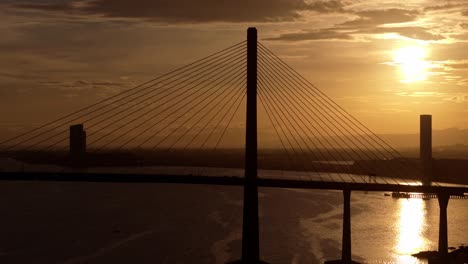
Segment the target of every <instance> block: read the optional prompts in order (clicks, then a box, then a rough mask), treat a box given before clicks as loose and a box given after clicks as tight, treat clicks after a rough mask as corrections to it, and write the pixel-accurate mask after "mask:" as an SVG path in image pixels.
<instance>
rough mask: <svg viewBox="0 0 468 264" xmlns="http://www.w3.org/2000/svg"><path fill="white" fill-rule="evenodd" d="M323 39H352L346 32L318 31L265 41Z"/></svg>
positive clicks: (282, 35) (288, 34)
mask: <svg viewBox="0 0 468 264" xmlns="http://www.w3.org/2000/svg"><path fill="white" fill-rule="evenodd" d="M324 39H342V40H346V39H352V36H351V35H350V34H348V33H346V32H340V31H337V30H334V29H330V28H327V29H318V30H310V31H302V32H294V33H285V34H281V35H279V36H278V37H274V38H268V39H267V40H284V41H301V40H324Z"/></svg>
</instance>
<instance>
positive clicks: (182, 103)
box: [0, 28, 468, 263]
mask: <svg viewBox="0 0 468 264" xmlns="http://www.w3.org/2000/svg"><path fill="white" fill-rule="evenodd" d="M244 99H245V100H244ZM257 99H260V105H261V106H262V109H263V115H262V118H263V119H265V120H268V121H269V122H270V124H271V126H272V129H271V130H272V131H273V132H274V135H275V136H276V138H277V139H278V140H279V143H280V144H279V145H280V146H281V149H282V151H283V153H284V154H285V157H284V160H287V161H288V162H290V163H291V164H292V165H293V166H292V167H294V168H298V169H297V170H298V171H300V172H295V173H293V172H291V173H290V174H288V175H286V176H278V175H274V174H273V173H269V172H268V171H261V173H260V174H259V172H260V170H259V169H258V149H257V148H258V142H257V136H258V135H257V125H258V124H257V116H258V113H257V110H258V108H257ZM243 104H245V109H246V112H245V115H246V122H245V163H244V166H245V169H244V171H245V174H244V176H243V177H242V176H236V175H232V176H230V175H227V176H219V175H211V176H203V175H173V174H170V175H169V174H168V175H165V174H158V175H148V174H138V173H119V174H117V173H93V172H90V171H84V172H80V170H79V169H77V170H71V171H66V170H64V171H32V172H25V171H7V172H2V173H1V174H0V180H5V181H71V182H120V183H128V182H139V183H184V184H215V185H236V186H243V187H244V207H243V234H242V259H241V262H242V263H259V262H260V253H259V219H258V187H279V188H300V189H327V190H341V191H343V197H344V214H343V241H342V259H341V260H340V261H337V262H341V263H352V260H351V209H350V197H351V192H352V191H392V192H415V193H425V194H428V195H429V196H434V197H437V198H438V200H439V204H440V223H439V253H440V259H441V260H446V259H447V256H448V252H447V250H448V245H447V240H448V239H447V205H448V201H449V198H450V196H451V195H454V196H463V195H464V193H465V192H468V189H467V188H466V187H464V186H456V185H447V184H442V183H440V182H436V181H434V179H435V178H434V176H433V175H431V174H432V167H431V166H432V165H431V164H432V156H431V148H432V147H431V135H430V133H431V132H430V131H431V119H430V116H422V117H421V129H422V130H421V132H422V133H421V135H422V136H421V163H420V165H418V164H419V163H418V164H415V163H414V162H411V161H409V160H408V159H405V158H404V157H402V155H400V154H399V153H398V151H396V150H395V149H393V148H392V147H391V146H389V145H388V144H387V143H386V142H385V141H383V140H382V139H381V138H380V137H378V136H377V135H375V134H374V133H372V131H371V130H369V129H368V128H367V127H366V126H364V125H363V124H362V123H360V122H359V121H358V120H357V119H355V118H354V117H353V116H352V115H350V114H349V113H348V112H347V111H345V110H344V109H343V108H341V107H340V106H339V105H338V104H337V103H335V102H334V101H333V100H332V99H330V98H329V97H328V96H327V95H325V94H324V93H323V92H322V91H321V90H319V89H318V88H317V87H316V86H314V85H313V84H312V83H310V82H309V81H307V80H306V79H305V78H304V77H302V76H301V75H300V74H299V73H298V72H296V71H295V70H294V69H293V68H291V67H290V66H289V65H287V64H286V63H285V62H284V61H283V60H282V59H281V58H279V57H278V56H276V55H275V54H274V53H273V52H271V51H270V50H269V49H268V48H267V47H265V46H264V45H263V44H261V43H260V42H258V41H257V31H256V29H255V28H249V29H248V32H247V41H242V42H240V43H237V44H235V45H233V46H231V47H229V48H226V49H224V50H221V51H219V52H216V53H214V54H212V55H210V56H207V57H205V58H203V59H201V60H198V61H195V62H193V63H191V64H188V65H186V66H184V67H182V68H179V69H176V70H174V71H171V72H169V73H167V74H164V75H162V76H160V77H158V78H156V79H153V80H151V81H148V82H146V83H144V84H141V85H138V86H136V87H133V88H131V89H128V90H125V91H123V92H121V93H119V94H117V95H114V96H112V97H110V98H107V99H105V100H103V101H100V102H98V103H95V104H93V105H90V106H88V107H86V108H83V109H81V110H79V111H76V112H74V113H71V114H69V115H66V116H64V117H62V118H59V119H57V120H54V121H52V122H50V123H47V124H45V125H43V126H40V127H38V128H36V129H33V130H30V131H28V132H26V133H23V134H21V135H18V136H16V137H13V138H11V139H9V140H7V141H4V142H2V148H3V149H2V151H3V153H4V154H6V155H9V156H13V157H14V156H15V155H16V156H17V155H20V154H18V153H25V152H27V153H48V152H53V151H55V152H59V153H61V152H60V151H66V150H67V145H66V143H67V140H69V146H70V147H69V149H70V155H69V160H70V162H73V163H75V164H80V163H81V162H83V160H85V159H86V155H87V153H90V152H91V153H99V152H103V151H105V150H107V151H110V152H112V151H114V152H118V151H123V150H125V149H127V150H128V149H145V150H150V151H151V150H153V151H156V150H159V151H161V150H162V151H167V153H169V152H170V151H171V150H174V149H177V150H179V151H182V152H183V151H185V150H190V149H202V150H204V149H206V151H210V150H216V149H217V148H219V146H220V145H221V143H222V141H223V139H225V138H226V137H225V135H226V133H227V131H228V127H229V126H230V125H231V124H232V122H233V120H234V119H235V117H236V114H237V113H241V114H242V111H241V110H240V109H241V105H243ZM76 124H78V125H76ZM68 126H71V127H70V129H68ZM68 133H69V134H68Z"/></svg>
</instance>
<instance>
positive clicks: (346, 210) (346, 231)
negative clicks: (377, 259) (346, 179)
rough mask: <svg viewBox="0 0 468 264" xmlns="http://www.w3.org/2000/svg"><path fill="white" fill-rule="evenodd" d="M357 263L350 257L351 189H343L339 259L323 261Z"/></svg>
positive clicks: (326, 263)
mask: <svg viewBox="0 0 468 264" xmlns="http://www.w3.org/2000/svg"><path fill="white" fill-rule="evenodd" d="M354 263H358V262H355V261H353V260H352V257H351V190H349V189H345V190H343V237H342V243H341V259H340V260H329V261H325V264H354Z"/></svg>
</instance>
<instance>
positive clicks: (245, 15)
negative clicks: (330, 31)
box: [16, 0, 343, 23]
mask: <svg viewBox="0 0 468 264" xmlns="http://www.w3.org/2000/svg"><path fill="white" fill-rule="evenodd" d="M16 7H19V8H26V9H36V10H43V11H63V12H77V13H82V14H91V15H102V16H105V17H119V18H141V19H147V20H152V21H159V22H182V23H183V22H189V23H190V22H195V23H202V22H252V21H258V22H268V21H292V20H296V19H298V18H300V17H301V14H300V13H301V12H303V11H313V12H318V13H330V12H342V11H343V3H342V2H341V1H340V0H331V1H325V0H316V1H305V0H238V1H219V0H200V1H196V2H193V1H192V0H127V1H125V0H120V1H116V0H95V1H90V2H83V1H68V2H58V3H56V2H54V3H39V4H38V3H35V2H31V3H22V4H17V5H16Z"/></svg>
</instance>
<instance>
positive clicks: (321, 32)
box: [269, 8, 444, 41]
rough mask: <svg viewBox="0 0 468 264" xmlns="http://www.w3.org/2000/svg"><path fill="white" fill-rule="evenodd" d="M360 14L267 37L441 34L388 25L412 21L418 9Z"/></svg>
mask: <svg viewBox="0 0 468 264" xmlns="http://www.w3.org/2000/svg"><path fill="white" fill-rule="evenodd" d="M355 14H356V15H358V16H359V17H358V18H357V19H354V20H350V21H346V22H344V23H341V24H337V25H335V26H334V27H332V28H325V29H318V30H303V31H301V32H288V33H283V34H281V35H279V36H278V37H273V38H269V40H284V41H301V40H324V39H342V40H349V39H353V35H358V34H384V33H396V34H399V35H400V36H404V37H407V38H413V39H420V40H440V39H444V36H442V35H439V34H433V33H431V32H430V30H429V29H428V28H425V27H417V26H411V27H390V26H388V24H395V23H405V22H412V21H415V20H416V19H417V17H418V16H419V14H420V13H419V11H416V10H406V9H396V8H393V9H384V10H367V11H361V12H356V13H355Z"/></svg>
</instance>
